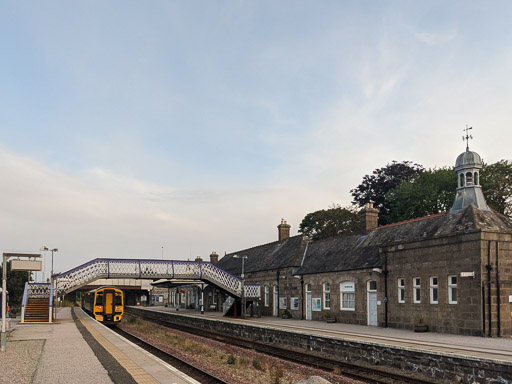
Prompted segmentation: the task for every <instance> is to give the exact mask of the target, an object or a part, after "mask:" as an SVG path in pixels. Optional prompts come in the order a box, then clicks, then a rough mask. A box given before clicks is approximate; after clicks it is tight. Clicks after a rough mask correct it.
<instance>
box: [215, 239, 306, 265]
mask: <svg viewBox="0 0 512 384" xmlns="http://www.w3.org/2000/svg"><path fill="white" fill-rule="evenodd" d="M305 246H306V241H305V240H304V238H303V236H302V235H297V236H292V237H289V238H288V239H286V240H284V241H283V242H282V243H279V241H274V242H272V243H268V244H263V245H259V246H257V247H253V248H249V249H244V250H240V251H237V252H233V253H229V254H227V255H225V256H224V257H223V258H222V259H220V260H219V262H218V263H217V265H218V266H219V267H220V268H222V269H224V270H225V271H227V272H229V273H231V274H234V275H240V274H241V273H242V260H241V259H235V258H233V255H240V256H247V259H245V261H244V272H245V273H250V272H258V271H266V270H277V269H281V268H289V267H299V266H300V264H301V262H302V257H303V255H304V248H305Z"/></svg>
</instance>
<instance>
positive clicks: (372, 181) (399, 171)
mask: <svg viewBox="0 0 512 384" xmlns="http://www.w3.org/2000/svg"><path fill="white" fill-rule="evenodd" d="M422 172H423V167H422V166H421V165H419V164H413V163H412V162H411V161H403V162H401V163H399V162H397V161H393V162H392V163H391V164H388V165H386V166H385V167H382V168H379V169H376V170H374V171H373V173H372V174H371V175H366V176H364V177H363V182H362V183H361V184H359V185H358V186H357V187H356V188H354V189H352V190H351V191H350V193H351V194H352V197H353V198H354V200H353V203H354V204H356V205H358V206H360V207H363V206H364V205H365V204H366V203H369V202H373V206H374V207H375V208H377V209H378V210H379V224H380V225H384V224H388V222H387V220H386V217H387V216H388V215H389V213H390V204H389V201H388V200H387V198H386V195H387V193H388V192H389V191H390V190H392V189H393V188H396V187H397V186H398V185H400V183H402V182H403V181H405V180H410V181H412V180H414V179H415V178H416V177H418V176H419V175H420V174H421V173H422Z"/></svg>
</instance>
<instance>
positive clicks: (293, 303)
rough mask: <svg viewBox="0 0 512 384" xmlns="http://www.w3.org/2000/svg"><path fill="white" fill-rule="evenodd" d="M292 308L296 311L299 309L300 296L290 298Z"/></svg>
mask: <svg viewBox="0 0 512 384" xmlns="http://www.w3.org/2000/svg"><path fill="white" fill-rule="evenodd" d="M290 309H292V310H294V311H298V310H299V298H298V297H292V298H291V299H290Z"/></svg>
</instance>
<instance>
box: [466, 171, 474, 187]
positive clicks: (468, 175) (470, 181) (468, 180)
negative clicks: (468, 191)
mask: <svg viewBox="0 0 512 384" xmlns="http://www.w3.org/2000/svg"><path fill="white" fill-rule="evenodd" d="M466 185H467V186H470V185H473V174H472V173H471V172H467V173H466Z"/></svg>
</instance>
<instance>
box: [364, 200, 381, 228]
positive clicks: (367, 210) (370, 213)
mask: <svg viewBox="0 0 512 384" xmlns="http://www.w3.org/2000/svg"><path fill="white" fill-rule="evenodd" d="M359 219H360V220H361V229H362V233H363V235H367V234H368V233H370V232H371V231H373V230H374V229H375V228H377V227H378V226H379V210H378V209H376V208H373V203H366V205H365V206H364V208H363V209H361V211H360V212H359Z"/></svg>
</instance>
